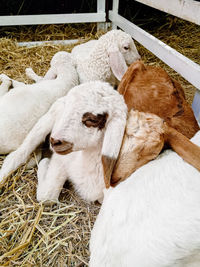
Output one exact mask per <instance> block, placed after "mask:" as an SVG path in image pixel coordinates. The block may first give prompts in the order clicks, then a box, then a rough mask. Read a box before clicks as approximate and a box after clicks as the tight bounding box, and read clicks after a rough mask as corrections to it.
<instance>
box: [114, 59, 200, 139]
mask: <svg viewBox="0 0 200 267" xmlns="http://www.w3.org/2000/svg"><path fill="white" fill-rule="evenodd" d="M118 91H119V93H120V94H122V95H123V96H124V98H125V102H126V104H127V106H128V110H130V109H131V108H133V109H137V110H139V111H143V112H150V113H154V114H156V115H158V116H160V117H161V118H163V119H164V120H165V121H166V122H167V123H168V124H169V126H171V127H173V128H174V129H176V130H177V131H179V132H180V133H182V134H183V135H185V136H186V137H188V138H191V137H193V136H194V134H195V133H196V132H197V131H198V130H199V126H198V124H197V121H196V119H195V116H194V114H193V111H192V108H191V107H190V105H189V104H188V103H187V102H186V100H185V95H184V91H183V88H182V87H181V85H180V84H179V83H178V82H177V81H175V80H173V79H172V78H171V77H170V76H169V75H168V74H167V73H166V71H164V70H163V69H161V68H160V67H154V66H147V65H144V64H143V63H142V62H141V61H137V62H135V63H133V64H132V65H131V66H130V67H129V68H128V70H127V72H126V73H125V75H124V76H123V78H122V80H121V82H120V84H119V87H118Z"/></svg>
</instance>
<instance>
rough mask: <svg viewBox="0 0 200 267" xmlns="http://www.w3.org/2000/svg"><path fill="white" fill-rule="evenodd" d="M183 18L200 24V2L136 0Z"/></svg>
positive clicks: (192, 0)
mask: <svg viewBox="0 0 200 267" xmlns="http://www.w3.org/2000/svg"><path fill="white" fill-rule="evenodd" d="M136 1H137V2H140V3H143V4H145V5H148V6H151V7H154V8H156V9H159V10H161V11H164V12H166V13H169V14H171V15H174V16H176V17H179V18H181V19H185V20H188V21H191V22H193V23H195V24H198V25H200V2H197V1H194V0H136Z"/></svg>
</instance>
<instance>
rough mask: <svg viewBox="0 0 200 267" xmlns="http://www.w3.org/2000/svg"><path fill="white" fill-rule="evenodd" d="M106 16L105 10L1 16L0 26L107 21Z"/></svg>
mask: <svg viewBox="0 0 200 267" xmlns="http://www.w3.org/2000/svg"><path fill="white" fill-rule="evenodd" d="M105 16H106V14H105V12H101V13H79V14H54V15H20V16H0V26H8V25H37V24H59V23H81V22H105Z"/></svg>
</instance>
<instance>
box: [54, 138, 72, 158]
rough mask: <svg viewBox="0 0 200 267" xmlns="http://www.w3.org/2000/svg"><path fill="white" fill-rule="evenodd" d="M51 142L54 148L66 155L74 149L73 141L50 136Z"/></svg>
mask: <svg viewBox="0 0 200 267" xmlns="http://www.w3.org/2000/svg"><path fill="white" fill-rule="evenodd" d="M50 143H51V146H52V148H53V150H54V151H55V152H56V153H58V154H61V155H66V154H68V153H70V152H72V151H73V143H70V142H67V141H63V140H59V139H54V138H53V137H50Z"/></svg>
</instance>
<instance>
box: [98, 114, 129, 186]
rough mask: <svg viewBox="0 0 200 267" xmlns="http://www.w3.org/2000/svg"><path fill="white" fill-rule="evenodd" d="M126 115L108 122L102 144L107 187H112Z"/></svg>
mask: <svg viewBox="0 0 200 267" xmlns="http://www.w3.org/2000/svg"><path fill="white" fill-rule="evenodd" d="M125 126H126V116H124V117H123V118H122V117H113V118H112V119H111V120H110V121H109V123H108V124H107V127H106V131H105V134H104V140H103V146H102V152H101V153H102V164H103V171H104V182H105V186H106V188H109V187H110V182H111V175H112V172H113V168H114V166H115V163H116V160H117V158H118V155H119V151H120V148H121V144H122V139H123V135H124V130H125Z"/></svg>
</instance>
